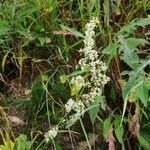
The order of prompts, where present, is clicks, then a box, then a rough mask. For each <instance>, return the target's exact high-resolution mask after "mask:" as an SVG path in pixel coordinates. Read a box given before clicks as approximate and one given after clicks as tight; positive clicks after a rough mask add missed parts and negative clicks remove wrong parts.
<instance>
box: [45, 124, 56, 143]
mask: <svg viewBox="0 0 150 150" xmlns="http://www.w3.org/2000/svg"><path fill="white" fill-rule="evenodd" d="M57 133H58V126H55V127H52V129H50V130H49V131H48V132H46V133H45V134H44V137H45V141H46V142H47V143H48V142H49V140H50V139H53V138H54V137H56V136H57Z"/></svg>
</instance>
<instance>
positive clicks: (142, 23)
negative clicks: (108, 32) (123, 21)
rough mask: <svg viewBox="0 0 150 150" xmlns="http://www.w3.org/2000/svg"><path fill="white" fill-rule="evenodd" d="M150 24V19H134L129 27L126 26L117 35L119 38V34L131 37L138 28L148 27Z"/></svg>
mask: <svg viewBox="0 0 150 150" xmlns="http://www.w3.org/2000/svg"><path fill="white" fill-rule="evenodd" d="M149 24H150V17H149V16H148V18H142V19H134V20H133V21H131V22H130V23H129V24H128V25H125V26H124V27H122V28H121V29H120V31H119V32H118V33H117V34H116V36H118V35H119V34H127V35H130V34H131V33H132V32H133V31H134V30H136V28H137V27H138V26H146V25H149Z"/></svg>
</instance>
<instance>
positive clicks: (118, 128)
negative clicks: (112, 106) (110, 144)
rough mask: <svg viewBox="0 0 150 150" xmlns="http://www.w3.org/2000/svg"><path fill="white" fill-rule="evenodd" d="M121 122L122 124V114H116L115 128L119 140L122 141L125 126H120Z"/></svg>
mask: <svg viewBox="0 0 150 150" xmlns="http://www.w3.org/2000/svg"><path fill="white" fill-rule="evenodd" d="M120 124H121V116H116V117H115V121H114V126H115V128H114V130H115V134H116V137H117V139H118V141H119V142H120V143H122V137H123V132H124V129H123V126H120Z"/></svg>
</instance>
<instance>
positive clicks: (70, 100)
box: [65, 98, 75, 113]
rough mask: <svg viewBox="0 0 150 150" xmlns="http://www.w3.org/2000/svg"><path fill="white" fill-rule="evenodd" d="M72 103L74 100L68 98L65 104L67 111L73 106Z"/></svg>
mask: <svg viewBox="0 0 150 150" xmlns="http://www.w3.org/2000/svg"><path fill="white" fill-rule="evenodd" d="M74 104H75V102H74V101H73V99H72V98H70V99H69V100H68V102H67V103H66V104H65V109H66V112H67V113H69V112H70V111H71V110H72V109H73V108H74Z"/></svg>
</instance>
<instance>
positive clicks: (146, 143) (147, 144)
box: [137, 133, 150, 150]
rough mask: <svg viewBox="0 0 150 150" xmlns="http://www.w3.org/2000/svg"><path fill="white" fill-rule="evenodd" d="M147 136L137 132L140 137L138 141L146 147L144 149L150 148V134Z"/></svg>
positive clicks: (148, 149) (149, 149)
mask: <svg viewBox="0 0 150 150" xmlns="http://www.w3.org/2000/svg"><path fill="white" fill-rule="evenodd" d="M146 137H147V136H145V135H144V134H143V133H142V134H141V133H138V134H137V138H138V141H139V143H140V145H141V146H142V147H143V148H144V150H150V141H149V139H150V136H149V137H147V138H146Z"/></svg>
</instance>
